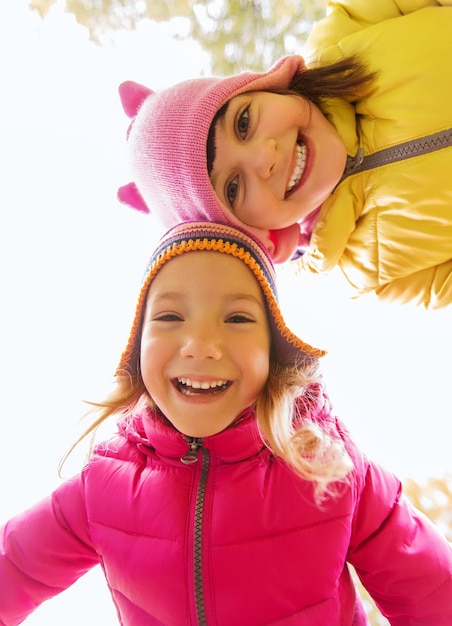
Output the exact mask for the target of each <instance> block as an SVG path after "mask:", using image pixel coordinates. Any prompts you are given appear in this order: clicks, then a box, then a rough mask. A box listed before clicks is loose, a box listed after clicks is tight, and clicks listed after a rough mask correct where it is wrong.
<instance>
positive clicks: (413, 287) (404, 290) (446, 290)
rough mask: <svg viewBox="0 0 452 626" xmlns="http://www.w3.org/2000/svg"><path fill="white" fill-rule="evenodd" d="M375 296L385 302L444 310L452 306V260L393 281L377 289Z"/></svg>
mask: <svg viewBox="0 0 452 626" xmlns="http://www.w3.org/2000/svg"><path fill="white" fill-rule="evenodd" d="M376 294H377V296H378V297H379V298H380V300H384V301H386V302H397V303H399V304H405V303H412V304H416V305H417V306H423V307H425V308H426V309H432V310H433V309H441V308H444V307H446V306H448V305H449V304H452V260H450V261H447V262H446V263H441V265H437V266H435V267H428V268H426V269H424V270H421V271H419V272H415V273H413V274H408V275H407V276H404V277H403V278H399V279H397V280H393V281H392V282H391V283H388V284H386V285H383V286H382V287H379V288H378V289H377V290H376Z"/></svg>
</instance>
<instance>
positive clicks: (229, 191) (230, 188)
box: [226, 176, 239, 207]
mask: <svg viewBox="0 0 452 626" xmlns="http://www.w3.org/2000/svg"><path fill="white" fill-rule="evenodd" d="M238 192H239V181H238V177H237V176H236V177H235V178H233V179H232V180H231V181H230V182H229V183H228V184H227V185H226V198H227V200H228V202H229V204H230V205H231V207H232V206H234V202H235V199H236V198H237V194H238Z"/></svg>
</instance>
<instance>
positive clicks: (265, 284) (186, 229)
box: [117, 222, 326, 376]
mask: <svg viewBox="0 0 452 626" xmlns="http://www.w3.org/2000/svg"><path fill="white" fill-rule="evenodd" d="M195 250H209V251H216V252H221V253H222V254H229V255H230V256H233V257H235V258H237V259H240V260H241V261H243V263H245V264H246V265H247V267H248V268H249V269H250V270H251V271H252V272H253V274H254V276H255V277H256V280H257V282H258V283H259V286H260V288H261V289H262V292H263V294H264V297H265V301H266V304H267V309H268V317H269V322H270V330H271V339H272V350H273V356H274V358H275V359H276V361H277V362H278V363H279V364H281V365H287V366H291V365H295V364H302V363H305V362H307V361H309V360H313V359H317V358H318V357H321V356H324V355H325V354H326V352H325V351H324V350H319V349H318V348H313V347H312V346H310V345H309V344H307V343H305V342H304V341H302V340H301V339H299V338H298V337H297V336H296V335H294V334H293V333H292V332H291V331H290V330H289V328H288V327H287V326H286V324H285V322H284V319H283V317H282V314H281V311H280V309H279V305H278V295H277V290H276V280H275V271H274V268H273V265H272V262H271V260H270V257H269V255H268V254H267V252H266V251H265V250H264V249H263V248H262V245H261V244H260V243H259V242H258V241H257V240H256V239H254V238H253V237H251V236H249V235H248V234H246V233H245V232H244V231H243V230H241V229H240V230H239V229H237V228H235V227H232V226H226V225H222V224H214V223H211V222H190V223H186V224H180V225H179V226H176V227H175V228H173V229H171V230H169V231H168V232H167V233H166V234H165V235H164V236H163V237H162V239H161V240H160V242H159V244H158V246H157V248H156V250H155V251H154V253H153V254H152V256H151V259H150V261H149V263H148V265H147V268H146V271H145V274H144V279H143V283H142V286H141V291H140V295H139V298H138V304H137V307H136V312H135V319H134V322H133V325H132V330H131V332H130V336H129V341H128V344H127V347H126V349H125V350H124V352H123V354H122V357H121V361H120V364H119V367H118V370H117V374H124V373H126V372H127V373H128V374H130V375H132V376H134V375H136V373H137V370H138V363H139V357H140V337H141V332H142V325H143V317H144V311H145V307H146V300H147V295H148V292H149V286H150V285H151V283H152V281H153V279H154V277H155V276H156V274H157V273H158V271H159V270H160V269H161V268H162V267H163V266H164V265H165V263H167V262H168V261H170V260H171V259H173V258H174V257H177V256H180V255H182V254H186V253H187V252H191V251H195Z"/></svg>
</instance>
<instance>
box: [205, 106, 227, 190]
mask: <svg viewBox="0 0 452 626" xmlns="http://www.w3.org/2000/svg"><path fill="white" fill-rule="evenodd" d="M228 104H229V103H228ZM228 112H230V109H229V107H228V108H227V109H226V111H225V112H224V115H221V116H220V117H219V118H218V119H217V120H216V122H215V138H214V141H215V156H214V158H213V160H212V168H211V171H210V174H209V178H210V182H211V184H212V187H215V185H216V184H217V183H218V176H219V175H220V174H221V172H217V173H216V174H215V173H214V172H215V162H216V160H217V147H216V141H217V129H218V127H219V126H221V127H222V129H223V130H224V131H225V132H226V121H227V120H226V118H227V117H229V116H228Z"/></svg>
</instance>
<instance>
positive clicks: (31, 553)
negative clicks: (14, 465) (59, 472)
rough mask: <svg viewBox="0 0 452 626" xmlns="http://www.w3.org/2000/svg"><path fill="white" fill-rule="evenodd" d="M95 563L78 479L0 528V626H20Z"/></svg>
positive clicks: (81, 486) (69, 482)
mask: <svg viewBox="0 0 452 626" xmlns="http://www.w3.org/2000/svg"><path fill="white" fill-rule="evenodd" d="M62 501H63V502H66V503H70V508H68V509H67V510H66V511H65V510H63V507H62V506H61V502H62ZM68 517H69V518H70V520H71V521H70V522H69V521H68ZM97 563H98V558H97V554H96V552H95V550H94V549H93V548H92V547H91V546H90V541H89V536H88V532H87V524H86V514H85V507H84V499H83V483H82V480H81V477H76V478H74V479H72V480H70V481H67V482H65V483H64V484H62V485H61V486H60V487H59V488H58V489H57V490H56V491H55V492H54V493H53V494H52V495H50V496H48V497H47V498H45V499H43V500H41V501H40V502H38V503H37V504H35V505H34V506H33V507H31V508H30V509H28V510H26V511H24V512H23V513H21V514H19V515H17V516H15V517H13V518H12V519H11V520H9V521H8V522H7V523H6V524H5V525H4V526H3V527H2V528H0V624H2V625H3V624H5V625H7V626H14V625H15V624H20V623H21V622H22V621H23V620H24V619H25V618H26V617H27V616H28V615H29V614H30V613H31V612H32V611H33V610H34V609H36V608H37V607H38V606H39V605H40V604H41V603H42V602H43V601H44V600H47V599H48V598H50V597H52V596H55V595H57V594H58V593H60V592H62V591H63V590H64V589H66V588H67V587H69V586H70V585H72V584H73V583H74V582H75V581H76V580H77V579H78V578H79V577H80V576H82V575H83V574H85V573H86V572H87V571H88V570H89V569H90V568H92V567H93V566H94V565H96V564H97Z"/></svg>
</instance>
